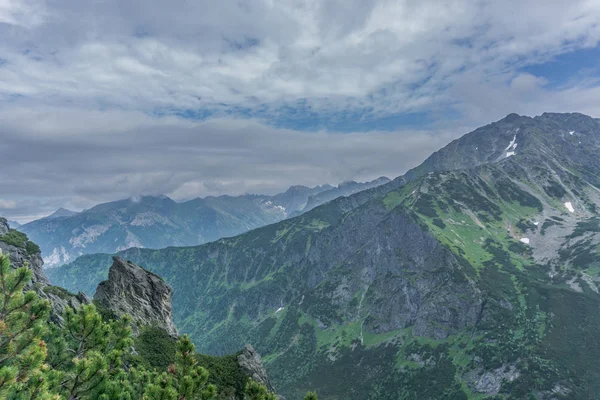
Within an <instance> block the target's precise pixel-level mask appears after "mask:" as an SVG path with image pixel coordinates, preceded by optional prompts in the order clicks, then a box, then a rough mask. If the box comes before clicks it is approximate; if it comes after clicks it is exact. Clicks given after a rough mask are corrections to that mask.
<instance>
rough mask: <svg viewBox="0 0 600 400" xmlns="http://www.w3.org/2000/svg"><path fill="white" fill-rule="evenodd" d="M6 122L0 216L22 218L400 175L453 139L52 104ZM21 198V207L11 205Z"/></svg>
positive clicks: (13, 114)
mask: <svg viewBox="0 0 600 400" xmlns="http://www.w3.org/2000/svg"><path fill="white" fill-rule="evenodd" d="M65 121H69V123H68V124H65ZM0 126H2V127H3V142H2V143H0V159H2V160H3V169H2V174H0V187H2V193H3V197H4V200H3V201H2V202H0V213H2V212H4V214H6V215H9V216H11V217H14V218H22V219H27V218H28V217H31V216H33V214H35V213H40V214H42V215H43V214H45V213H47V212H49V211H51V210H53V209H55V208H57V207H58V206H61V205H62V206H67V207H72V208H84V207H89V206H91V205H93V204H95V203H98V202H101V201H109V200H114V199H118V198H127V197H130V196H137V195H141V194H167V195H169V196H171V197H173V198H175V199H189V198H193V197H196V196H206V195H219V194H242V193H248V192H249V193H273V192H274V191H277V190H285V189H286V187H287V186H288V185H290V184H305V185H317V184H322V183H325V182H330V183H333V184H337V183H339V182H340V181H343V180H346V179H363V180H366V179H373V178H376V177H378V176H381V175H389V176H392V177H395V176H397V175H399V174H400V173H402V172H403V171H405V170H406V169H408V168H410V167H412V166H413V165H416V164H417V163H419V162H420V161H422V160H423V159H424V158H425V157H426V156H427V155H428V154H429V153H431V151H433V150H435V149H436V148H439V147H440V146H441V145H443V144H444V143H446V142H448V141H449V140H451V139H452V138H453V137H455V136H456V134H455V133H454V132H450V131H447V132H414V131H411V132H409V131H406V132H395V133H390V132H370V133H346V134H341V133H327V132H301V131H293V130H285V129H277V128H272V127H269V126H266V125H264V124H261V123H259V122H255V121H249V120H232V119H226V120H210V121H206V122H198V121H186V120H182V119H179V118H174V117H171V118H168V117H162V118H159V117H150V116H147V115H145V114H143V113H135V112H124V111H105V112H99V111H88V112H82V111H80V110H77V111H73V110H66V109H52V108H48V109H41V110H36V111H31V110H29V109H25V108H12V109H11V110H10V112H6V113H3V114H0ZM17 201H18V202H19V203H20V204H19V205H20V207H19V208H18V209H15V208H14V207H7V205H8V206H10V205H13V204H14V202H17Z"/></svg>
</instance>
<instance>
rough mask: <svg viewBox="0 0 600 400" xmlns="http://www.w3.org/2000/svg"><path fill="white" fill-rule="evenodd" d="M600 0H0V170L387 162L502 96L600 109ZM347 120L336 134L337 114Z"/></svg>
mask: <svg viewBox="0 0 600 400" xmlns="http://www.w3.org/2000/svg"><path fill="white" fill-rule="evenodd" d="M598 20H600V3H599V2H598V1H594V0H569V1H567V0H548V1H545V2H544V5H543V6H540V3H539V1H538V0H506V1H504V2H496V1H490V0H441V1H433V0H430V1H417V0H399V1H387V0H328V1H324V0H323V1H318V0H285V1H273V0H257V1H252V2H240V1H237V0H223V1H219V2H211V4H210V6H207V4H206V2H200V1H184V0H171V1H168V2H167V1H154V2H152V4H151V6H150V5H148V3H147V2H146V1H142V0H104V1H102V2H87V1H76V0H62V1H60V2H46V1H45V0H19V1H16V0H0V37H2V40H1V41H0V135H1V137H2V140H1V141H0V157H2V160H3V168H2V172H1V173H0V187H1V188H2V196H3V199H4V201H10V202H16V204H17V207H16V208H14V209H11V210H7V211H6V210H3V212H5V213H8V214H9V215H11V216H13V217H15V218H20V220H25V219H29V218H33V217H35V216H40V215H43V214H47V213H49V212H51V211H53V209H55V208H58V207H59V206H66V207H70V208H75V209H81V208H85V207H89V206H91V205H93V204H95V203H98V202H101V201H108V200H114V199H117V198H123V197H129V196H139V195H142V194H168V195H171V196H173V197H175V198H177V199H185V198H190V197H195V196H204V195H212V194H222V193H227V194H239V193H244V192H271V193H272V192H274V191H277V190H283V189H285V187H286V186H288V185H291V184H306V185H315V184H322V183H325V182H329V183H337V182H339V181H342V180H345V179H358V180H364V179H371V178H374V177H377V176H379V175H389V176H390V177H394V176H397V175H399V174H401V173H402V172H403V171H405V170H406V169H407V168H410V167H412V166H414V165H416V164H418V163H419V162H420V161H421V160H423V159H424V158H425V157H426V156H427V155H428V154H429V153H430V152H432V151H434V150H436V149H438V148H439V147H441V146H443V145H444V144H446V143H447V142H448V141H450V140H451V139H453V138H455V137H457V136H459V135H460V134H463V133H465V132H468V131H469V130H470V129H471V128H475V127H476V126H479V125H482V124H485V123H489V122H491V121H493V120H496V119H499V118H502V117H503V116H505V115H506V114H508V113H510V112H517V113H520V114H526V115H536V114H540V113H542V112H544V111H565V112H566V111H579V112H584V113H587V114H590V115H600V106H598V104H600V101H599V100H600V82H599V80H598V76H594V75H593V73H589V74H587V75H586V74H585V73H582V71H577V70H572V71H570V72H569V71H564V72H563V73H564V74H572V76H570V77H564V78H565V79H562V80H561V81H562V82H564V83H562V84H561V85H558V86H557V85H549V83H548V80H547V79H546V78H544V77H542V76H536V74H534V73H531V71H529V72H526V70H527V68H526V67H528V66H532V65H538V64H544V63H549V62H551V61H552V60H553V59H554V58H556V57H558V56H564V55H568V54H571V52H575V51H580V50H581V49H593V48H595V47H597V46H598V43H599V41H600V24H598V23H597V21H598ZM336 131H338V132H343V133H336Z"/></svg>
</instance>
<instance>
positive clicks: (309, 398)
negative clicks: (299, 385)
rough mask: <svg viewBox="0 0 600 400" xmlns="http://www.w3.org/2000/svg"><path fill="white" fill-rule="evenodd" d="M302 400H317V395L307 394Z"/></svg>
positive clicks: (313, 393)
mask: <svg viewBox="0 0 600 400" xmlns="http://www.w3.org/2000/svg"><path fill="white" fill-rule="evenodd" d="M304 400H318V399H317V394H316V393H315V392H308V393H306V396H304Z"/></svg>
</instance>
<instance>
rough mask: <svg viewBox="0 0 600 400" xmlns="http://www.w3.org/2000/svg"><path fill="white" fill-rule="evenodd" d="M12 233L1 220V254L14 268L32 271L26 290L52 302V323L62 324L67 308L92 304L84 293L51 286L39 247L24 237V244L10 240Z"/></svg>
mask: <svg viewBox="0 0 600 400" xmlns="http://www.w3.org/2000/svg"><path fill="white" fill-rule="evenodd" d="M11 231H12V230H11V229H10V227H9V225H8V222H7V220H6V219H5V218H0V252H1V253H3V254H7V255H8V257H9V259H10V263H11V265H12V267H13V268H21V267H24V266H27V268H29V269H30V270H31V272H32V277H31V282H30V283H28V284H27V286H26V289H27V290H34V291H35V292H37V294H38V295H39V296H40V297H42V298H43V299H47V300H49V301H50V303H51V304H52V313H51V315H50V318H51V319H52V321H54V322H55V323H58V324H61V323H62V321H63V318H62V315H63V314H64V311H65V309H66V308H67V307H71V308H79V307H81V306H82V305H83V304H89V303H90V299H89V297H87V296H86V295H85V294H84V293H81V292H80V293H79V294H73V293H70V292H69V291H67V290H65V289H63V288H61V287H58V286H53V285H50V281H49V280H48V278H47V277H46V275H45V274H44V271H43V265H44V261H43V260H42V256H41V254H40V252H39V251H38V249H37V246H27V243H28V242H29V241H28V239H27V237H26V236H24V235H23V243H22V244H21V243H20V242H18V241H16V240H15V239H12V240H11V239H8V238H7V236H6V235H9V233H11ZM13 236H14V232H13ZM29 243H31V242H29Z"/></svg>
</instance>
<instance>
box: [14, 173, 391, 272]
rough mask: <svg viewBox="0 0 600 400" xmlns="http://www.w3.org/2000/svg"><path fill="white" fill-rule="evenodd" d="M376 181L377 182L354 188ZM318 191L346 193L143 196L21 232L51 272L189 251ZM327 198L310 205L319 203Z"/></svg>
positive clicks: (274, 216)
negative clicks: (77, 264)
mask: <svg viewBox="0 0 600 400" xmlns="http://www.w3.org/2000/svg"><path fill="white" fill-rule="evenodd" d="M381 182H383V180H382V178H380V179H378V180H376V181H373V182H369V183H365V184H360V183H359V184H355V186H357V187H360V186H361V185H362V186H364V187H367V186H373V185H376V184H379V183H381ZM321 192H327V193H329V192H333V193H334V195H336V196H341V195H346V194H349V193H351V192H350V191H348V190H345V189H343V185H340V188H334V187H332V186H330V185H323V186H317V187H313V188H309V187H305V186H292V187H290V188H289V189H288V190H287V191H285V192H284V193H280V194H277V195H274V196H266V195H243V196H235V197H234V196H218V197H213V196H211V197H206V198H202V199H201V198H197V199H194V200H190V201H186V202H182V203H178V202H175V201H173V200H171V199H170V198H168V197H166V196H145V197H141V198H132V199H126V200H119V201H113V202H109V203H104V204H99V205H97V206H95V207H92V208H90V209H88V210H85V211H82V212H80V213H77V212H73V211H70V210H66V209H64V208H61V209H59V210H57V211H56V212H55V213H53V214H52V215H50V216H48V217H45V218H42V219H40V220H36V221H33V222H30V223H28V224H25V225H23V226H21V227H20V230H22V231H23V232H25V233H27V235H28V236H29V237H30V238H31V240H32V241H34V242H35V243H37V244H39V246H40V247H41V249H42V254H43V255H44V262H45V265H46V266H47V267H54V266H57V265H61V264H64V263H66V262H69V261H72V260H74V259H75V258H76V257H78V256H81V255H84V254H90V253H99V252H108V253H113V252H116V251H120V250H124V249H127V248H130V247H147V248H164V247H168V246H193V245H198V244H202V243H206V242H210V241H213V240H216V239H219V238H222V237H227V236H234V235H237V234H240V233H242V232H246V231H248V230H251V229H254V228H257V227H261V226H264V225H268V224H271V223H274V222H278V221H281V220H283V219H285V218H288V217H289V216H290V215H291V214H292V213H301V212H302V210H303V209H304V208H305V206H306V205H307V202H308V201H309V199H313V196H315V195H318V194H319V193H321ZM330 197H331V196H328V197H326V198H323V199H322V200H311V201H312V202H315V201H316V202H318V201H323V202H324V201H327V200H329V198H330Z"/></svg>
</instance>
